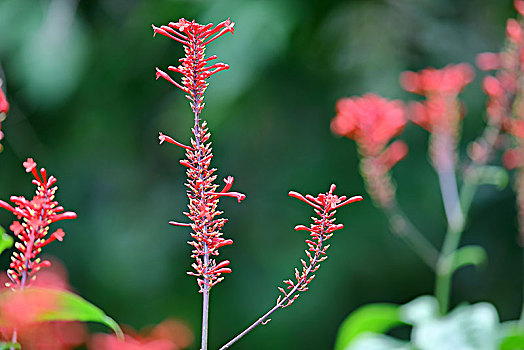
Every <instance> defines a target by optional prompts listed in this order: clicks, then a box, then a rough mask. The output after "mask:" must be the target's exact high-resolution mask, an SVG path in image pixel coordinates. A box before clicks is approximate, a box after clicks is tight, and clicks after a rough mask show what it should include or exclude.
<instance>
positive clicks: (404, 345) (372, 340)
mask: <svg viewBox="0 0 524 350" xmlns="http://www.w3.org/2000/svg"><path fill="white" fill-rule="evenodd" d="M412 349H414V348H413V347H412V346H411V344H410V343H409V342H406V341H401V340H398V339H395V338H393V337H390V336H387V335H384V334H374V333H366V334H362V335H361V336H359V337H358V339H355V341H354V342H352V343H351V344H350V345H348V346H347V347H346V348H345V349H344V350H412Z"/></svg>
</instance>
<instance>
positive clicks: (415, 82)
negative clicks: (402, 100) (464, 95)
mask: <svg viewBox="0 0 524 350" xmlns="http://www.w3.org/2000/svg"><path fill="white" fill-rule="evenodd" d="M474 75H475V73H474V71H473V68H472V67H471V66H470V65H469V64H467V63H460V64H456V65H452V64H450V65H448V66H446V67H444V68H442V69H436V68H426V69H424V70H422V71H420V72H418V73H416V72H404V73H402V75H401V76H400V83H401V85H402V87H403V88H404V90H406V91H409V92H412V93H415V94H419V95H423V96H429V95H433V94H438V95H458V94H459V93H460V92H461V91H462V89H464V87H465V86H466V85H468V84H469V83H471V81H473V77H474Z"/></svg>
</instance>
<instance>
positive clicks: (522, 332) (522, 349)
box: [500, 321, 524, 350]
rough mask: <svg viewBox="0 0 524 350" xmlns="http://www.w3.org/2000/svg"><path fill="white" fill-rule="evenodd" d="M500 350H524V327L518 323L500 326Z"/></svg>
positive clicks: (507, 323)
mask: <svg viewBox="0 0 524 350" xmlns="http://www.w3.org/2000/svg"><path fill="white" fill-rule="evenodd" d="M500 331H501V334H502V336H501V340H500V350H524V326H523V325H522V324H520V323H519V322H518V321H510V322H504V323H502V324H501V326H500Z"/></svg>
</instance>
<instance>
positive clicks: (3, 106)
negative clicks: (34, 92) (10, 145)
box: [0, 79, 9, 152]
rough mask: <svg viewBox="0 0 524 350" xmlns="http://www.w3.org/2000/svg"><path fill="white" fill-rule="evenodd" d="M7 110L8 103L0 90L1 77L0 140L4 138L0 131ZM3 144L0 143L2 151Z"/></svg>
mask: <svg viewBox="0 0 524 350" xmlns="http://www.w3.org/2000/svg"><path fill="white" fill-rule="evenodd" d="M7 112H9V103H8V102H7V98H6V97H5V94H4V90H2V79H0V141H2V139H3V138H4V133H3V132H2V122H3V121H4V120H5V118H6V114H7ZM2 149H3V146H2V145H0V152H1V151H2Z"/></svg>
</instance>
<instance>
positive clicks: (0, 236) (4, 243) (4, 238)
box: [0, 226, 14, 254]
mask: <svg viewBox="0 0 524 350" xmlns="http://www.w3.org/2000/svg"><path fill="white" fill-rule="evenodd" d="M13 242H14V239H13V237H11V236H10V235H8V234H7V233H5V230H4V228H3V227H2V226H0V254H2V253H3V251H4V250H6V249H9V248H11V247H12V246H13Z"/></svg>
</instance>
